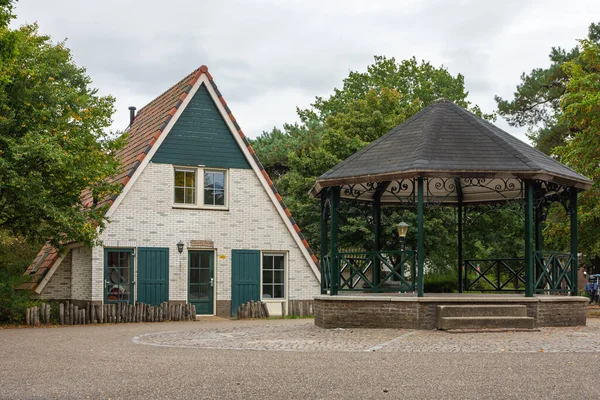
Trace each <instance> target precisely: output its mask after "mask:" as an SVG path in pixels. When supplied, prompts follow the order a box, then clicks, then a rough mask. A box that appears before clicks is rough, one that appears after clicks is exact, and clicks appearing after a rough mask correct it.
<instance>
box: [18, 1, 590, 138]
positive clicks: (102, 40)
mask: <svg viewBox="0 0 600 400" xmlns="http://www.w3.org/2000/svg"><path fill="white" fill-rule="evenodd" d="M16 12H17V15H18V19H17V23H25V22H32V21H38V23H39V25H40V28H41V31H42V32H44V33H47V34H49V35H51V36H52V37H53V39H54V40H62V39H64V38H66V37H67V38H69V40H68V42H67V45H68V46H69V48H71V49H72V51H73V54H74V57H75V60H76V61H77V62H78V63H79V64H80V65H82V66H85V67H86V68H87V71H88V73H89V74H90V76H91V77H92V78H93V79H94V83H95V85H96V86H97V87H98V88H99V89H100V91H101V93H103V94H112V95H113V96H115V97H116V98H117V107H118V110H117V113H116V114H115V118H114V119H115V123H114V128H115V129H119V128H121V129H122V128H124V127H126V126H127V123H128V120H129V112H128V110H127V107H128V106H129V105H136V106H137V107H138V108H140V107H142V106H143V105H145V104H146V103H147V102H149V101H150V100H152V99H153V98H154V97H156V96H158V95H159V94H160V93H162V92H163V91H164V90H166V89H167V88H168V87H169V86H171V85H172V84H174V83H175V82H177V81H178V80H179V79H181V78H182V77H183V76H185V75H186V74H188V73H189V72H190V71H192V70H193V69H195V68H197V67H198V66H199V65H201V64H206V65H208V66H209V68H210V71H211V73H212V74H213V76H214V77H215V80H216V82H217V84H218V85H219V88H220V89H221V91H222V92H223V94H224V96H225V98H226V99H227V102H228V103H229V105H230V107H231V109H232V111H233V113H234V114H235V115H236V118H237V119H238V121H239V122H240V124H241V126H242V128H243V129H244V131H246V132H247V133H248V134H249V135H251V136H256V135H258V134H260V133H261V132H262V130H267V129H270V128H272V127H273V126H281V125H282V124H283V123H285V122H293V121H294V120H295V119H296V115H295V109H296V106H300V107H306V106H307V105H308V104H309V103H310V102H311V101H312V100H313V99H314V97H315V96H317V95H320V96H324V95H327V94H329V93H331V92H332V89H333V88H334V87H339V86H341V83H342V79H343V78H344V77H345V76H347V74H348V71H349V70H351V69H352V70H365V69H366V66H367V65H369V64H370V63H371V62H372V60H373V55H385V56H388V57H395V58H396V59H398V60H401V59H405V58H409V57H412V56H416V57H417V59H419V60H420V59H423V60H427V61H430V62H431V63H433V64H434V65H442V64H443V65H445V66H446V67H448V69H449V70H450V72H451V73H453V74H457V73H462V74H463V75H464V76H465V84H466V87H467V90H469V91H470V100H471V101H472V102H474V103H476V104H479V105H480V106H481V107H482V109H483V110H484V111H486V112H490V111H493V110H494V109H495V106H496V105H495V102H494V95H500V96H502V97H505V98H510V97H511V96H512V93H513V91H514V90H515V87H516V85H517V83H518V82H519V77H520V75H521V73H522V72H529V71H530V70H531V69H532V68H536V67H543V66H545V65H547V62H548V60H547V54H548V52H549V50H550V48H551V47H552V46H562V47H566V48H571V47H573V46H574V45H575V44H576V41H575V39H577V38H581V37H584V36H586V34H587V27H588V26H589V24H590V23H591V22H595V21H594V20H592V19H591V18H592V16H593V15H600V2H597V1H593V0H581V1H572V2H570V3H569V7H565V6H564V2H562V1H561V2H559V1H558V0H551V1H543V0H530V1H517V0H506V1H502V2H499V1H487V0H457V1H453V2H448V1H446V0H428V1H419V0H410V1H408V0H404V1H397V0H396V1H376V2H375V1H372V0H371V1H343V2H342V1H323V0H321V1H313V0H294V1H276V0H255V1H202V2H198V1H191V0H190V1H183V0H171V1H170V2H167V3H165V2H159V1H154V0H146V1H141V0H140V1H118V0H103V1H100V0H97V1H85V2H82V1H77V0H54V1H52V2H49V1H47V0H29V1H21V2H18V3H17V8H16ZM497 124H498V125H499V126H500V127H501V128H503V129H505V130H507V131H509V132H511V133H513V134H515V135H516V136H517V137H519V138H521V139H524V131H525V129H523V128H522V129H515V128H512V127H509V126H508V125H507V124H506V123H505V122H504V121H501V120H500V121H498V122H497Z"/></svg>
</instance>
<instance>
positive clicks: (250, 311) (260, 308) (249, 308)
mask: <svg viewBox="0 0 600 400" xmlns="http://www.w3.org/2000/svg"><path fill="white" fill-rule="evenodd" d="M237 318H238V319H246V318H269V309H268V308H267V304H266V303H263V302H262V301H252V300H250V301H249V302H248V303H246V304H240V305H239V306H238V308H237Z"/></svg>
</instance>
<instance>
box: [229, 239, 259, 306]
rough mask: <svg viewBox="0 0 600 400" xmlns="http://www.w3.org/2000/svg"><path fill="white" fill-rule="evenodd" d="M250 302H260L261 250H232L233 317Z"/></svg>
mask: <svg viewBox="0 0 600 400" xmlns="http://www.w3.org/2000/svg"><path fill="white" fill-rule="evenodd" d="M250 300H253V301H259V300H260V250H232V251H231V315H237V308H238V306H239V305H240V304H245V303H247V302H249V301H250Z"/></svg>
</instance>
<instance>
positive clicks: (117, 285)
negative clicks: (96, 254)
mask: <svg viewBox="0 0 600 400" xmlns="http://www.w3.org/2000/svg"><path fill="white" fill-rule="evenodd" d="M104 254H105V267H106V268H105V272H104V273H105V275H104V291H105V299H104V300H105V301H106V302H114V303H119V302H124V303H129V302H131V300H132V294H131V286H132V284H131V282H132V279H133V265H132V264H133V251H132V250H121V249H114V250H113V249H107V250H106V251H105V253H104Z"/></svg>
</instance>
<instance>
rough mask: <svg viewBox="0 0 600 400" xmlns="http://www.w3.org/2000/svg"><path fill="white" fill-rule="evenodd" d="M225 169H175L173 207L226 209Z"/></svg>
mask: <svg viewBox="0 0 600 400" xmlns="http://www.w3.org/2000/svg"><path fill="white" fill-rule="evenodd" d="M227 175H228V174H227V170H226V169H217V168H204V167H197V168H190V167H177V166H176V167H175V175H174V185H173V187H174V197H173V206H174V207H189V208H212V209H227V207H228V202H227V195H228V193H227V192H228V190H229V187H228V186H229V185H228V180H227V179H228V176H227Z"/></svg>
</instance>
